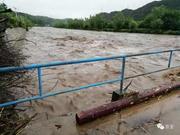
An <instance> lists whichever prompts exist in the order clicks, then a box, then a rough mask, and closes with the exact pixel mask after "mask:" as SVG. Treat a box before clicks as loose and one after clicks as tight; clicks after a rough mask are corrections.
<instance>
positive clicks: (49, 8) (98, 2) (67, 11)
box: [0, 0, 153, 18]
mask: <svg viewBox="0 0 180 135" xmlns="http://www.w3.org/2000/svg"><path fill="white" fill-rule="evenodd" d="M0 1H4V2H5V3H6V4H7V5H8V7H10V8H12V9H14V10H16V11H21V12H25V13H29V14H32V15H44V16H49V17H53V18H84V17H89V16H90V15H94V14H96V13H99V12H111V11H120V10H123V9H125V8H130V9H136V8H138V7H141V6H143V5H145V4H147V3H149V2H151V1H153V0H0Z"/></svg>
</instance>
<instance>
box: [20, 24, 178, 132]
mask: <svg viewBox="0 0 180 135" xmlns="http://www.w3.org/2000/svg"><path fill="white" fill-rule="evenodd" d="M26 39H28V40H30V41H33V43H32V42H25V45H24V49H23V52H24V54H25V55H27V56H29V57H28V59H27V61H26V63H25V64H31V63H47V62H52V61H66V60H77V59H82V58H83V59H84V58H94V57H106V56H114V55H121V54H135V53H140V52H148V51H157V50H167V49H172V48H179V47H180V44H179V43H180V36H168V35H152V34H130V33H112V32H95V31H81V30H65V29H56V28H50V27H34V28H32V29H30V30H29V31H28V32H27V34H26ZM168 57H169V54H167V53H166V54H158V55H152V56H142V57H134V58H129V59H128V61H127V63H126V71H125V75H126V76H132V75H136V74H140V73H145V72H150V71H153V70H157V69H160V68H165V67H167V65H168ZM177 65H180V53H178V52H176V53H174V54H173V62H172V66H177ZM120 69H121V62H120V60H112V61H103V62H94V63H86V64H78V65H66V66H60V67H53V68H45V69H43V90H44V93H47V92H49V91H54V90H58V89H64V88H70V87H77V86H83V85H86V84H89V83H95V82H99V81H104V80H108V79H115V78H117V77H119V76H120ZM35 72H36V71H34V73H32V75H33V78H32V80H31V82H30V83H29V84H28V88H29V90H28V91H29V93H31V94H34V95H36V94H37V92H38V91H37V87H38V84H37V76H36V74H35ZM130 81H131V80H127V81H126V82H125V85H127V84H128V83H129V82H130ZM170 81H180V69H177V68H176V69H174V70H171V71H165V72H161V73H156V74H152V75H148V76H143V77H138V78H135V79H132V85H131V86H130V88H129V89H128V91H141V90H143V89H147V88H151V87H154V86H157V85H159V84H163V83H166V82H170ZM118 88H119V83H116V84H109V85H104V86H101V87H96V88H89V89H86V90H84V91H81V92H74V93H68V94H62V95H58V96H54V97H49V98H46V99H43V100H39V101H33V102H31V103H26V104H21V105H19V106H20V107H23V106H24V107H27V106H28V109H27V111H26V115H33V114H34V113H38V116H37V117H36V119H35V120H33V121H32V122H31V123H30V124H29V125H28V126H27V127H26V128H25V129H24V131H23V134H27V135H59V134H61V135H79V134H80V135H119V134H129V135H132V134H135V135H136V134H137V135H139V134H157V135H161V134H162V135H164V134H175V135H176V134H177V135H178V134H180V132H179V130H178V127H179V126H180V119H179V118H180V117H179V113H180V98H179V92H174V93H171V94H169V95H167V96H165V97H160V98H158V99H154V100H152V101H150V102H147V103H144V104H140V105H137V106H134V107H131V108H128V109H126V110H123V111H121V112H119V113H115V114H112V115H110V116H108V117H105V118H101V119H98V120H96V121H95V122H91V123H88V124H85V125H83V126H78V125H76V122H75V113H76V112H79V111H81V110H84V109H89V108H92V107H95V106H98V105H102V104H104V103H108V102H110V101H111V93H112V91H114V90H117V89H118ZM157 121H160V122H161V123H162V124H164V125H165V129H164V130H160V129H158V128H157V127H156V123H155V122H157Z"/></svg>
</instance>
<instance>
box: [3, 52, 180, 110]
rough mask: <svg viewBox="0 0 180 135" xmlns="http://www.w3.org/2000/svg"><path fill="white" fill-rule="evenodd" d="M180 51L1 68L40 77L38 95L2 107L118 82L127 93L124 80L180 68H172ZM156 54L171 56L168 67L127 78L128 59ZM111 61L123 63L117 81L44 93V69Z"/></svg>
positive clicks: (7, 71)
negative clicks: (34, 72)
mask: <svg viewBox="0 0 180 135" xmlns="http://www.w3.org/2000/svg"><path fill="white" fill-rule="evenodd" d="M179 51H180V49H171V50H164V51H154V52H146V53H139V54H130V55H120V56H112V57H96V58H90V59H80V60H73V61H59V62H50V63H47V64H31V65H27V66H21V67H2V68H0V74H2V73H10V72H17V71H29V70H34V69H36V70H37V75H38V95H36V96H31V97H26V98H21V99H18V100H14V101H9V102H5V103H0V107H6V106H10V105H15V104H19V103H23V102H28V101H32V100H39V99H44V98H47V97H50V96H55V95H59V94H64V93H69V92H75V91H80V90H84V89H87V88H90V87H96V86H101V85H105V84H111V83H117V82H120V90H119V93H120V94H122V93H124V92H125V91H124V86H123V84H124V80H127V79H131V78H136V77H139V76H144V75H149V74H153V73H157V72H161V71H165V70H169V69H172V68H178V67H180V65H177V66H172V59H173V54H174V53H175V52H178V53H179ZM156 54H167V55H169V56H168V57H169V58H168V60H167V66H166V67H164V68H162V69H159V70H155V71H151V72H148V73H142V74H137V75H134V76H125V70H126V61H127V59H128V58H132V57H140V56H148V55H156ZM111 60H119V61H121V62H122V64H121V69H120V70H121V71H120V75H119V77H118V78H116V79H113V80H106V81H103V82H97V83H93V84H88V85H85V86H80V87H74V88H68V89H60V90H56V91H51V92H47V93H44V92H43V91H44V90H43V86H42V69H43V68H50V67H55V66H62V65H73V64H81V63H91V62H100V61H111Z"/></svg>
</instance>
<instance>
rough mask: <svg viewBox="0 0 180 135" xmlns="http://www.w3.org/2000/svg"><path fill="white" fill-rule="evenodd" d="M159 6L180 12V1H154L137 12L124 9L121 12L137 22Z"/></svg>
mask: <svg viewBox="0 0 180 135" xmlns="http://www.w3.org/2000/svg"><path fill="white" fill-rule="evenodd" d="M159 6H165V7H168V8H171V9H177V10H180V0H162V1H153V2H151V3H148V4H146V5H144V6H142V7H140V8H138V9H136V10H131V9H124V10H122V11H121V12H122V13H123V14H124V15H125V16H130V17H132V18H134V19H136V20H140V19H143V18H144V17H145V16H146V15H147V14H148V13H150V12H151V10H152V9H153V8H155V7H159ZM112 15H113V14H112Z"/></svg>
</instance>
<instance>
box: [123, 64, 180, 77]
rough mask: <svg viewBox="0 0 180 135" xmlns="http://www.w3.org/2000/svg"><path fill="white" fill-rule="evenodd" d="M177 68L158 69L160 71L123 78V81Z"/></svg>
mask: <svg viewBox="0 0 180 135" xmlns="http://www.w3.org/2000/svg"><path fill="white" fill-rule="evenodd" d="M177 67H180V65H179V66H175V67H170V68H164V69H160V70H156V71H152V72H148V73H144V74H139V75H135V76H129V77H125V79H124V80H128V79H132V78H136V77H140V76H145V75H149V74H153V73H157V72H162V71H166V70H169V69H173V68H177Z"/></svg>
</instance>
